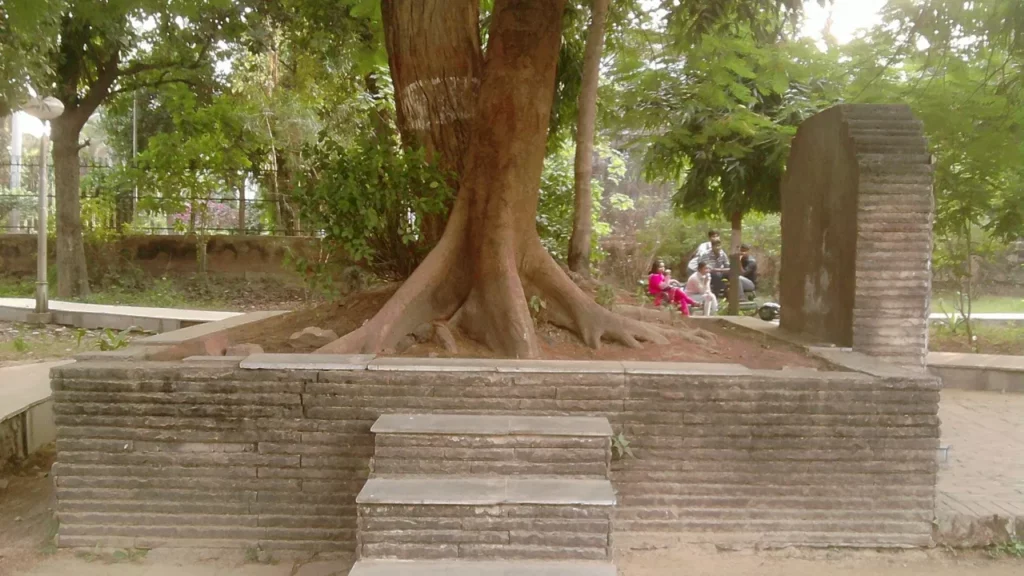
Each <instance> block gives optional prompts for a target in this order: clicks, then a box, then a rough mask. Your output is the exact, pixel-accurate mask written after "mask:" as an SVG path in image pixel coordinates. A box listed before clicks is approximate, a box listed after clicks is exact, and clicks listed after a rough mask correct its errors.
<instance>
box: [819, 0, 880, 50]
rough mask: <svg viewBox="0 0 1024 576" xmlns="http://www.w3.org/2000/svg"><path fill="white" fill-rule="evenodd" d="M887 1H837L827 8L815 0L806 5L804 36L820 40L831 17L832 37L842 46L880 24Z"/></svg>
mask: <svg viewBox="0 0 1024 576" xmlns="http://www.w3.org/2000/svg"><path fill="white" fill-rule="evenodd" d="M885 3H886V0H835V3H834V4H832V5H829V6H826V7H825V8H822V7H821V6H819V5H818V3H817V2H816V1H815V0H810V1H808V2H805V3H804V13H805V15H806V18H805V21H804V30H803V32H804V35H805V36H809V37H811V38H815V39H820V38H821V37H822V31H823V30H824V29H825V24H826V22H828V19H829V16H831V18H832V35H833V36H835V37H836V40H838V41H839V43H840V44H846V43H847V42H849V41H850V40H853V39H854V38H855V37H856V35H857V32H858V31H859V30H862V29H864V28H870V27H872V26H874V25H875V24H878V21H879V17H878V12H879V11H880V10H881V9H882V7H883V6H885Z"/></svg>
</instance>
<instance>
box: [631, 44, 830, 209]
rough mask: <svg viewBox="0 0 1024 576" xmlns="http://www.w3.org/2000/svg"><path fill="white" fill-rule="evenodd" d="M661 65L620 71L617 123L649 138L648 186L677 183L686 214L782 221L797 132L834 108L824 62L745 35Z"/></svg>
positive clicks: (796, 48)
mask: <svg viewBox="0 0 1024 576" xmlns="http://www.w3.org/2000/svg"><path fill="white" fill-rule="evenodd" d="M680 58H681V59H682V63H680ZM659 64H660V65H659V66H657V67H652V66H648V65H646V64H645V65H643V66H641V67H640V68H638V69H635V70H621V69H620V71H619V73H620V74H621V78H622V82H623V84H624V86H627V87H628V90H627V91H626V92H624V94H623V98H622V104H621V107H620V111H621V116H622V118H623V123H624V124H625V126H627V127H629V126H632V127H636V128H637V129H639V130H640V131H642V132H643V133H644V134H646V136H645V137H643V138H641V139H639V140H638V141H637V144H639V145H643V146H644V147H646V150H647V151H646V154H645V159H644V164H645V175H646V176H647V178H649V179H652V180H665V181H668V182H673V183H677V184H678V185H679V189H678V192H677V193H676V196H675V198H674V203H675V204H676V205H677V206H679V207H681V208H685V209H686V210H687V211H691V212H696V213H699V214H704V215H716V216H718V215H721V216H726V217H728V216H729V215H731V214H733V213H736V212H738V213H740V214H744V213H747V212H750V211H762V212H773V211H778V210H779V208H780V198H779V184H780V182H781V178H782V173H783V171H784V169H785V164H786V160H787V157H788V154H789V143H790V141H791V140H792V137H793V135H794V134H795V133H796V127H797V126H798V125H799V124H800V122H802V121H803V120H804V119H806V118H807V117H808V116H810V115H812V114H814V113H816V112H817V111H819V110H821V109H822V108H824V107H826V106H827V105H829V104H830V103H832V102H834V101H835V99H836V90H835V89H834V88H833V86H832V83H831V81H830V80H829V78H828V76H829V75H830V74H831V69H830V67H829V66H828V62H827V61H826V60H825V59H824V58H823V57H822V56H821V55H820V54H819V53H818V52H817V49H816V48H814V47H813V46H812V45H810V44H808V43H804V42H797V41H789V42H775V43H771V44H761V43H758V42H756V41H755V40H754V38H753V36H752V35H751V33H750V32H749V31H748V32H740V33H736V34H733V35H719V36H705V37H703V38H701V39H700V42H699V43H696V44H694V45H693V46H690V47H688V48H687V49H686V50H685V51H683V52H677V51H675V50H672V49H669V48H666V50H665V52H663V54H662V56H661V57H660V59H659Z"/></svg>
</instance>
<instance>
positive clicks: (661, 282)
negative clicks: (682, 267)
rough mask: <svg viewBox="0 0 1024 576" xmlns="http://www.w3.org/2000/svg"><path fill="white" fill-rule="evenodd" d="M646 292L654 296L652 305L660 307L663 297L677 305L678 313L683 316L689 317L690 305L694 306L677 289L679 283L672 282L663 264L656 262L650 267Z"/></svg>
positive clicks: (670, 274) (668, 271)
mask: <svg viewBox="0 0 1024 576" xmlns="http://www.w3.org/2000/svg"><path fill="white" fill-rule="evenodd" d="M647 291H648V292H649V293H650V294H651V295H652V296H654V305H655V306H661V301H662V299H663V298H664V297H666V296H667V297H668V301H669V302H670V303H673V304H679V311H680V312H682V314H683V316H689V315H690V305H691V304H695V302H694V301H693V300H691V299H690V297H688V296H687V295H686V292H685V291H684V290H683V289H682V288H680V287H679V283H678V282H676V281H675V280H672V271H671V270H668V269H666V268H665V263H664V262H662V261H661V260H656V261H655V262H654V265H653V266H651V275H650V277H649V278H648V279H647Z"/></svg>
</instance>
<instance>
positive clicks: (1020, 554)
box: [989, 538, 1024, 558]
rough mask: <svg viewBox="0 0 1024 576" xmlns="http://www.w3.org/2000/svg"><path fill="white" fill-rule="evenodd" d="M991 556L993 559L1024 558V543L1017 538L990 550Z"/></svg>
mask: <svg viewBox="0 0 1024 576" xmlns="http://www.w3.org/2000/svg"><path fill="white" fill-rule="evenodd" d="M989 555H990V556H992V557H993V558H1024V541H1021V540H1017V539H1016V538H1015V539H1013V540H1010V541H1009V542H1004V543H1002V544H996V545H994V546H992V548H991V549H990V550H989Z"/></svg>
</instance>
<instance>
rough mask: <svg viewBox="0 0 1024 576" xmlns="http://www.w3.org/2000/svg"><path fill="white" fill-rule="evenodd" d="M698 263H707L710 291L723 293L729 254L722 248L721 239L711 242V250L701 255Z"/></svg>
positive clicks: (727, 273) (727, 274) (727, 275)
mask: <svg viewBox="0 0 1024 576" xmlns="http://www.w3.org/2000/svg"><path fill="white" fill-rule="evenodd" d="M700 263H703V264H707V265H708V271H709V273H710V274H711V291H712V292H714V293H715V294H725V293H726V290H725V288H726V279H727V278H729V255H728V254H726V253H725V250H722V241H721V240H714V241H712V242H711V250H710V251H708V252H706V253H705V254H704V255H703V256H701V259H700Z"/></svg>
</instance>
